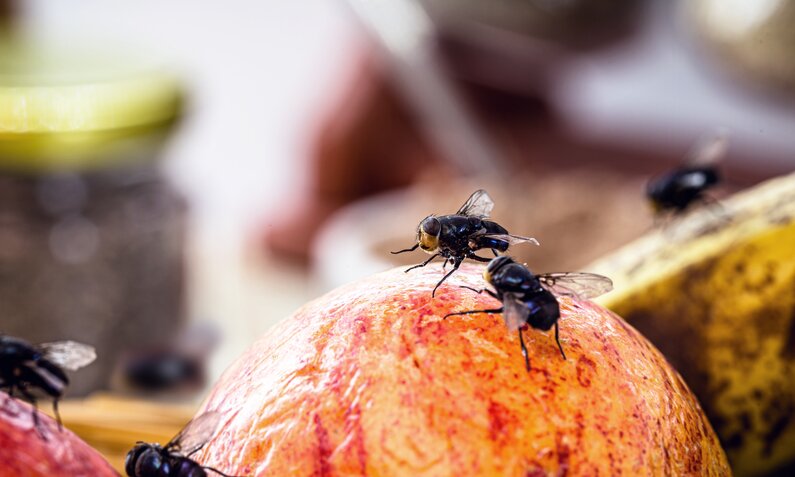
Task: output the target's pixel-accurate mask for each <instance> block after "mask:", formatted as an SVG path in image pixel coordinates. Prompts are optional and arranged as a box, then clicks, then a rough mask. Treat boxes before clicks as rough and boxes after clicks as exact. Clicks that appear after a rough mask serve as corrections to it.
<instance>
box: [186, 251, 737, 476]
mask: <svg viewBox="0 0 795 477" xmlns="http://www.w3.org/2000/svg"><path fill="white" fill-rule="evenodd" d="M482 270H483V268H482V267H481V266H474V265H473V266H465V267H462V270H461V271H460V272H458V273H457V274H455V275H453V277H452V278H451V279H450V280H448V281H447V282H446V283H445V285H442V287H441V288H440V289H439V293H437V296H436V298H435V299H431V289H432V288H433V286H434V285H435V284H436V282H437V281H438V280H439V278H440V277H441V270H440V269H439V266H438V265H437V266H428V267H426V268H425V269H419V270H414V271H411V272H409V273H403V269H394V270H391V271H388V272H384V273H381V274H378V275H375V276H372V277H369V278H366V279H364V280H361V281H358V282H356V283H353V284H350V285H347V286H344V287H341V288H339V289H337V290H334V291H332V292H330V293H329V294H327V295H325V296H323V297H321V298H319V299H317V300H314V301H312V302H310V303H309V304H307V305H305V306H304V307H303V308H301V309H300V310H298V311H297V312H296V313H295V314H293V315H292V316H291V317H290V318H288V319H287V320H285V321H282V322H281V323H280V324H279V325H277V326H276V327H274V328H273V329H272V330H271V331H270V332H269V333H268V334H266V335H265V336H264V337H263V338H262V339H260V340H259V341H258V342H257V343H256V344H255V345H254V346H253V347H252V348H251V349H249V350H248V351H247V352H246V353H245V354H244V355H243V356H242V357H241V358H240V359H239V360H238V361H237V362H236V363H235V364H234V365H233V366H232V367H231V368H230V369H229V370H227V372H226V373H225V374H224V376H223V377H222V378H221V380H220V382H218V383H217V385H216V386H215V388H214V390H213V391H212V392H211V394H210V396H209V397H208V399H207V401H206V402H205V404H204V406H203V408H204V409H216V410H220V411H221V412H223V413H224V414H225V420H224V423H223V427H222V430H221V431H220V432H219V433H218V434H217V435H216V437H215V438H213V440H211V441H210V442H209V443H208V444H207V446H206V447H205V448H204V449H203V450H202V452H201V453H200V454H198V455H197V460H199V461H200V462H203V463H204V464H205V465H212V466H214V467H217V468H218V469H219V470H222V471H224V472H226V473H230V474H234V475H251V476H288V475H289V476H359V475H364V476H492V475H493V476H516V477H519V476H521V477H538V476H564V475H568V476H573V475H581V476H597V475H601V476H616V475H626V476H642V475H659V476H663V475H665V476H673V475H699V476H713V475H730V470H729V467H728V464H727V461H726V456H725V454H724V452H723V450H722V449H721V448H720V445H719V444H718V441H717V439H716V437H715V434H714V432H713V431H712V428H711V427H710V425H709V423H708V422H707V420H706V418H705V417H704V415H703V413H702V411H701V409H700V407H699V405H698V403H697V401H696V399H695V398H694V397H693V395H692V394H691V393H690V391H689V390H688V389H687V386H686V385H685V384H684V382H683V381H682V379H681V378H680V377H679V375H678V374H677V373H676V372H675V371H674V370H673V369H672V368H671V366H670V365H669V364H668V363H667V362H666V361H665V359H664V358H663V357H662V355H661V354H660V353H659V352H658V351H657V350H656V349H655V348H654V347H653V346H652V345H651V344H649V342H648V341H647V340H646V339H644V338H643V337H642V336H640V334H638V333H637V332H636V331H635V330H634V329H632V328H631V327H630V326H629V325H627V324H626V323H625V322H624V321H623V320H621V319H620V318H618V317H617V316H616V315H614V314H612V313H611V312H609V311H607V310H605V309H603V308H600V307H599V306H597V305H594V304H592V303H590V302H585V301H576V300H571V299H561V302H562V303H561V308H562V317H561V321H560V332H561V340H562V343H563V347H564V350H565V351H566V354H567V356H568V360H566V361H564V360H563V359H562V358H561V356H560V353H559V352H558V349H557V347H556V345H555V341H554V338H553V336H552V333H549V334H546V333H542V332H539V331H537V330H528V331H526V332H525V337H526V338H525V339H526V342H527V346H528V349H529V352H530V359H531V365H532V371H530V372H529V373H528V372H527V371H526V370H525V367H524V360H523V358H522V355H521V351H520V348H519V339H518V337H517V336H516V333H509V332H508V330H507V328H506V327H505V325H504V323H503V320H502V317H501V316H500V315H487V314H476V315H469V316H456V317H450V318H448V319H446V320H443V319H442V317H443V316H444V315H445V314H446V313H448V312H451V311H460V310H471V309H475V308H494V307H495V305H498V303H497V301H495V300H494V299H493V298H490V297H488V296H486V295H476V294H475V293H473V292H472V291H469V290H466V289H462V288H459V287H458V285H463V284H467V285H469V286H474V287H482V286H483V281H482V278H481V273H482ZM200 412H201V411H200Z"/></svg>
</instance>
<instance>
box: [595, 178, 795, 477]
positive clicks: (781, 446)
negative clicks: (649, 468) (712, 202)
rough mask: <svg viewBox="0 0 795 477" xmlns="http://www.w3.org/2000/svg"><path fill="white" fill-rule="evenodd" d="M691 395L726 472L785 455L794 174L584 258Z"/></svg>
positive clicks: (793, 442)
mask: <svg viewBox="0 0 795 477" xmlns="http://www.w3.org/2000/svg"><path fill="white" fill-rule="evenodd" d="M585 269H586V270H588V271H592V272H596V273H601V274H603V275H607V276H609V277H610V278H612V279H613V281H614V283H615V290H614V291H613V292H611V293H609V294H607V295H605V296H604V297H602V298H600V300H599V301H600V303H601V304H602V305H604V306H606V307H608V308H610V309H612V310H613V311H615V312H616V313H618V314H619V315H621V316H622V317H624V318H625V319H626V320H627V321H628V322H630V323H632V325H633V326H635V327H636V328H637V329H639V330H640V331H641V332H642V333H643V334H645V335H646V337H647V338H649V339H650V340H651V341H652V342H653V343H654V344H655V345H657V346H658V347H659V348H660V350H661V351H662V352H663V353H664V354H665V356H666V357H667V358H668V360H670V361H671V363H672V364H673V365H674V366H675V367H676V368H677V369H678V370H679V371H680V372H681V374H682V375H683V376H684V378H685V380H686V381H687V383H688V384H689V386H690V387H691V389H692V390H693V391H694V392H695V393H696V395H697V396H698V397H699V399H700V401H701V404H702V406H703V407H704V410H705V411H706V413H707V416H708V417H709V418H710V421H711V422H712V425H713V426H714V427H715V430H716V431H717V433H718V435H719V437H720V439H721V441H722V443H723V445H724V447H725V449H726V452H727V454H728V456H729V459H730V461H731V462H732V467H733V470H734V472H735V474H736V475H737V476H740V477H742V476H757V475H765V474H767V473H770V472H772V471H775V470H780V469H781V468H783V467H785V466H787V465H788V464H792V463H793V462H795V174H793V175H789V176H785V177H781V178H777V179H773V180H770V181H768V182H765V183H763V184H761V185H758V186H755V187H753V188H751V189H749V190H747V191H744V192H741V193H738V194H736V195H734V196H732V197H730V198H729V199H727V200H725V201H723V202H722V203H721V207H720V209H718V208H716V207H714V206H706V205H705V206H703V207H701V208H699V209H697V210H694V211H692V212H690V213H688V214H686V215H685V216H684V217H682V218H680V219H677V220H675V221H674V222H672V223H670V224H669V225H668V226H667V227H665V228H663V229H659V230H655V231H653V232H651V233H649V234H647V235H646V236H644V237H642V238H641V239H639V240H637V241H635V242H633V243H630V244H629V245H627V246H625V247H623V248H622V249H620V250H618V251H617V252H615V253H614V254H612V255H610V256H607V257H606V258H603V259H600V260H599V261H597V262H596V263H594V264H592V265H591V266H589V267H586V268H585Z"/></svg>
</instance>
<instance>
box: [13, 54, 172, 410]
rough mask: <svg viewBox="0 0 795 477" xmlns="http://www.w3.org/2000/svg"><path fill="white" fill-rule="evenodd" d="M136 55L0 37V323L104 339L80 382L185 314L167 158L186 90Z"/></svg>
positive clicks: (101, 378)
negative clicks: (4, 41) (163, 163)
mask: <svg viewBox="0 0 795 477" xmlns="http://www.w3.org/2000/svg"><path fill="white" fill-rule="evenodd" d="M107 58H112V60H108V59H107ZM133 64H135V62H132V61H129V58H124V59H123V60H122V59H121V58H120V57H118V56H115V55H114V56H104V57H103V56H102V55H97V54H93V53H92V54H85V53H80V54H78V55H75V54H68V53H67V54H64V53H63V52H58V53H52V52H48V51H44V50H42V49H40V48H37V47H30V46H20V45H18V44H15V45H0V332H2V333H6V334H10V335H14V336H19V337H21V338H24V339H27V340H29V341H31V342H34V343H37V342H46V341H56V340H64V339H72V340H76V341H81V342H84V343H88V344H91V345H93V346H95V347H96V348H97V355H98V358H97V362H95V363H94V364H92V365H90V366H89V367H87V368H85V369H83V370H81V371H80V372H79V373H76V374H75V375H74V376H73V382H72V385H71V386H70V394H84V393H86V392H88V391H91V390H95V389H102V388H106V387H107V386H108V385H109V379H110V375H111V372H112V370H113V368H114V366H115V365H116V360H117V358H118V357H119V356H120V355H121V354H122V353H124V352H125V351H126V350H127V349H129V348H132V347H135V348H139V347H141V346H147V345H149V344H151V345H156V344H157V343H160V342H162V341H167V340H168V339H170V338H171V336H172V335H173V334H174V333H175V331H176V329H177V327H178V326H179V324H180V322H181V321H182V319H183V316H184V314H185V312H184V308H185V307H184V282H185V278H184V269H185V267H184V256H183V252H184V241H185V219H186V210H187V209H186V205H185V201H184V200H183V198H182V197H181V196H180V194H179V193H178V192H177V191H176V190H175V189H174V188H173V187H172V185H171V184H170V183H169V181H168V180H167V179H166V178H165V177H164V175H163V174H162V173H161V170H160V161H159V158H160V156H161V151H162V146H163V145H164V144H165V140H166V138H167V137H168V136H169V133H170V132H172V130H173V128H174V126H175V124H176V123H177V122H178V118H179V116H180V113H181V111H182V104H183V94H182V89H181V87H180V84H179V83H178V81H177V80H176V79H175V78H174V77H173V76H171V75H169V74H167V73H166V72H164V71H163V70H160V69H157V68H149V67H141V66H140V65H138V66H132V65H133Z"/></svg>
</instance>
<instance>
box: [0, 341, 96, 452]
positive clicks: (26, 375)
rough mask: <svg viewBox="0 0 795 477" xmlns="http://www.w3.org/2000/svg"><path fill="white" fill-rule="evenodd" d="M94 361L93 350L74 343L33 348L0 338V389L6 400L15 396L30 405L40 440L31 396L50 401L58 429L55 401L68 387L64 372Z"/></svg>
mask: <svg viewBox="0 0 795 477" xmlns="http://www.w3.org/2000/svg"><path fill="white" fill-rule="evenodd" d="M96 357H97V355H96V352H95V351H94V348H93V347H91V346H89V345H86V344H82V343H76V342H74V341H58V342H55V343H44V344H40V345H33V344H31V343H28V342H27V341H25V340H22V339H19V338H14V337H13V336H6V335H0V389H2V390H4V391H5V392H7V393H8V395H9V396H10V397H14V394H15V393H17V392H18V393H19V395H20V396H21V397H22V398H23V399H25V400H26V401H28V402H29V403H31V404H32V405H33V407H34V409H33V424H34V426H35V428H36V431H37V432H38V433H39V434H40V435H41V436H42V437H44V434H43V433H42V431H41V428H40V427H39V415H38V413H37V412H36V396H35V395H34V392H36V391H40V392H42V393H44V394H46V395H47V396H49V397H51V398H52V399H53V401H52V407H53V412H54V413H55V417H56V419H57V420H58V427H59V428H62V427H63V424H62V423H61V415H60V413H59V412H58V400H59V399H61V397H63V394H64V391H66V387H67V386H68V385H69V378H68V377H67V376H66V373H64V369H67V370H69V371H76V370H78V369H80V368H82V367H84V366H87V365H88V364H90V363H91V362H93V361H94V360H95V359H96Z"/></svg>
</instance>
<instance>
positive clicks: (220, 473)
mask: <svg viewBox="0 0 795 477" xmlns="http://www.w3.org/2000/svg"><path fill="white" fill-rule="evenodd" d="M202 469H207V470H212V471H213V472H215V473H216V474H218V475H222V476H223V477H237V476H235V475H229V474H224V473H223V472H221V471H220V470H218V469H214V468H212V467H210V466H206V465H205V466H202Z"/></svg>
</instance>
